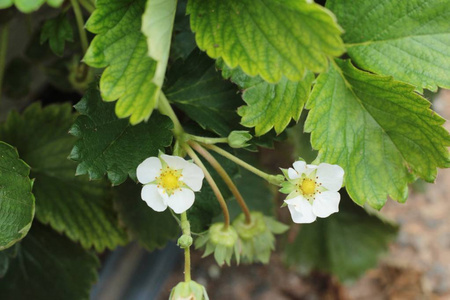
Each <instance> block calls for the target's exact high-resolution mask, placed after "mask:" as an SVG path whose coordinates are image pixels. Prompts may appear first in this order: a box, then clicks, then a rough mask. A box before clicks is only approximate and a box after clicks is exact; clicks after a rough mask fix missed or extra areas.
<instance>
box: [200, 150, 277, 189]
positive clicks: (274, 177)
mask: <svg viewBox="0 0 450 300" xmlns="http://www.w3.org/2000/svg"><path fill="white" fill-rule="evenodd" d="M203 146H204V147H205V148H208V149H211V150H213V151H215V152H217V153H218V154H220V155H222V156H223V157H225V158H227V159H229V160H231V161H232V162H234V163H235V164H237V165H240V166H241V167H243V168H245V169H247V170H249V171H250V172H252V173H253V174H255V175H258V176H259V177H261V178H263V179H265V180H267V181H268V182H269V183H271V184H274V185H277V186H280V185H281V183H282V182H283V181H284V178H283V176H282V175H271V174H267V173H265V172H263V171H261V170H259V169H257V168H255V167H254V166H252V165H250V164H248V163H246V162H245V161H243V160H242V159H240V158H238V157H236V156H234V155H233V154H231V153H229V152H227V151H225V150H223V149H222V148H219V147H217V146H215V145H207V144H205V145H203Z"/></svg>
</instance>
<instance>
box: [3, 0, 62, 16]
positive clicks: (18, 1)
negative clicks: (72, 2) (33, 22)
mask: <svg viewBox="0 0 450 300" xmlns="http://www.w3.org/2000/svg"><path fill="white" fill-rule="evenodd" d="M63 2H64V0H0V9H3V8H8V7H10V6H12V5H13V4H14V5H15V6H16V7H17V9H18V10H20V11H21V12H23V13H30V12H33V11H35V10H38V9H39V8H40V7H41V5H43V4H44V3H47V4H48V5H50V6H52V7H59V6H61V4H62V3H63Z"/></svg>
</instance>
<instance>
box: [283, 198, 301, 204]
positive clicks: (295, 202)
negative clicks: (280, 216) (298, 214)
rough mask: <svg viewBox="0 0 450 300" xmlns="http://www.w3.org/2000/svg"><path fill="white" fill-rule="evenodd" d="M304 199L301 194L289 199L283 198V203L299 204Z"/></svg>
mask: <svg viewBox="0 0 450 300" xmlns="http://www.w3.org/2000/svg"><path fill="white" fill-rule="evenodd" d="M303 199H305V198H303V196H297V197H294V198H291V199H286V200H284V203H286V204H291V205H300V202H301V201H302V200H303Z"/></svg>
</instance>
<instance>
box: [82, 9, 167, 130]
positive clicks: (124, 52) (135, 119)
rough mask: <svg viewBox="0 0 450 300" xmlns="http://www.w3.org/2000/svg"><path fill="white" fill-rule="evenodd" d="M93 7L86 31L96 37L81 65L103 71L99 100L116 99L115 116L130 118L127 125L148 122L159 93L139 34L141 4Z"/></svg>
mask: <svg viewBox="0 0 450 300" xmlns="http://www.w3.org/2000/svg"><path fill="white" fill-rule="evenodd" d="M96 7H97V9H96V10H95V11H94V13H93V14H92V15H91V17H90V18H89V20H88V21H87V23H86V28H87V29H88V30H89V31H91V32H92V33H95V34H96V35H97V36H96V37H95V38H94V39H93V40H92V42H91V44H90V46H89V49H88V51H87V52H86V55H85V57H84V61H85V62H86V63H87V64H88V65H90V66H92V67H95V68H105V67H106V69H105V70H104V71H103V74H102V77H101V79H100V91H101V94H102V98H103V100H105V101H116V100H117V99H119V100H118V102H117V104H116V114H117V116H118V117H119V118H125V117H128V116H130V123H131V124H137V123H139V122H141V121H143V120H146V119H148V118H149V116H150V114H151V113H152V111H153V109H154V107H155V105H156V103H157V95H158V91H159V88H158V86H157V85H155V84H154V83H153V82H152V80H153V77H154V74H155V70H156V62H155V61H154V60H153V59H151V58H150V57H149V56H148V49H147V41H146V38H145V36H144V35H143V34H142V32H141V20H142V18H141V16H142V13H143V12H144V8H145V0H119V1H115V2H111V1H109V0H98V1H96Z"/></svg>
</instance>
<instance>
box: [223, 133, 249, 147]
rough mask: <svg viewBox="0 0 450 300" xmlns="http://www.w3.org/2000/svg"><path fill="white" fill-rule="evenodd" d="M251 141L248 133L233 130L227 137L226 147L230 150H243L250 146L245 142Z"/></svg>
mask: <svg viewBox="0 0 450 300" xmlns="http://www.w3.org/2000/svg"><path fill="white" fill-rule="evenodd" d="M251 139H252V135H251V134H250V133H249V132H248V131H243V130H235V131H232V132H231V133H230V134H229V135H228V145H230V147H231V148H244V147H247V146H250V144H248V143H247V142H248V141H249V140H251Z"/></svg>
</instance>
